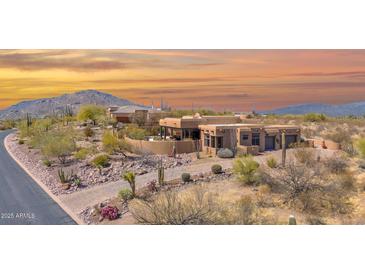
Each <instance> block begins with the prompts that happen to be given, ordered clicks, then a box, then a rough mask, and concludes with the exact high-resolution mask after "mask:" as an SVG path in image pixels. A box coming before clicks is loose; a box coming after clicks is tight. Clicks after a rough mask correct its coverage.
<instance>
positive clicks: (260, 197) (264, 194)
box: [256, 184, 274, 207]
mask: <svg viewBox="0 0 365 274" xmlns="http://www.w3.org/2000/svg"><path fill="white" fill-rule="evenodd" d="M270 194H271V187H270V186H269V185H267V184H264V185H260V186H259V187H258V191H257V192H256V204H257V205H258V206H260V207H270V206H272V205H273V204H274V203H273V201H272V198H271V195H270Z"/></svg>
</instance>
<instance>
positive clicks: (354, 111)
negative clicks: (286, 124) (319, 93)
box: [262, 101, 365, 116]
mask: <svg viewBox="0 0 365 274" xmlns="http://www.w3.org/2000/svg"><path fill="white" fill-rule="evenodd" d="M310 112H315V113H323V114H326V115H328V116H348V115H354V116H363V115H365V101H363V102H355V103H349V104H342V105H327V104H304V105H293V106H288V107H284V108H278V109H274V110H270V111H263V112H262V113H265V114H269V113H271V114H306V113H310Z"/></svg>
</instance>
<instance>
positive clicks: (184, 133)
mask: <svg viewBox="0 0 365 274" xmlns="http://www.w3.org/2000/svg"><path fill="white" fill-rule="evenodd" d="M239 122H241V119H240V117H239V116H200V115H199V113H197V114H195V115H194V116H183V117H182V118H164V119H161V120H160V132H161V137H163V139H165V140H166V139H167V136H168V137H170V138H172V139H175V140H184V139H192V140H198V139H200V129H199V125H210V124H220V123H222V124H230V123H239Z"/></svg>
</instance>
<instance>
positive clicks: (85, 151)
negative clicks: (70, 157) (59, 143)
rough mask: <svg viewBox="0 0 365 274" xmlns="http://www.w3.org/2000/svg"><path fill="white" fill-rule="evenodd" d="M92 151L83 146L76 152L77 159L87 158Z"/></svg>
mask: <svg viewBox="0 0 365 274" xmlns="http://www.w3.org/2000/svg"><path fill="white" fill-rule="evenodd" d="M89 153H90V151H89V149H87V148H81V149H80V150H79V151H77V152H76V153H75V155H74V156H75V159H77V160H85V159H86V157H87V156H88V155H89Z"/></svg>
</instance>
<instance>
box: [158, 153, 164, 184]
mask: <svg viewBox="0 0 365 274" xmlns="http://www.w3.org/2000/svg"><path fill="white" fill-rule="evenodd" d="M158 183H159V184H160V185H161V186H162V185H163V184H164V183H165V169H164V167H163V164H162V159H160V161H159V165H158Z"/></svg>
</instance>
